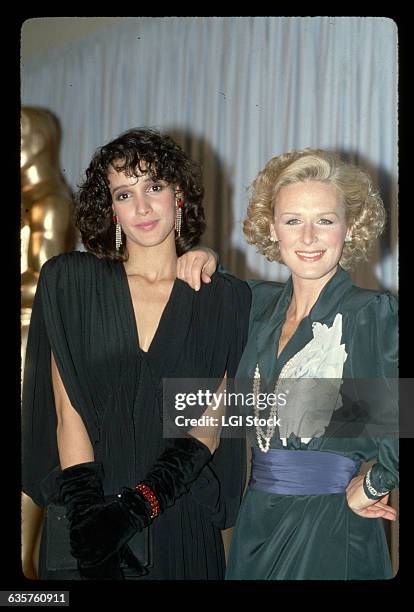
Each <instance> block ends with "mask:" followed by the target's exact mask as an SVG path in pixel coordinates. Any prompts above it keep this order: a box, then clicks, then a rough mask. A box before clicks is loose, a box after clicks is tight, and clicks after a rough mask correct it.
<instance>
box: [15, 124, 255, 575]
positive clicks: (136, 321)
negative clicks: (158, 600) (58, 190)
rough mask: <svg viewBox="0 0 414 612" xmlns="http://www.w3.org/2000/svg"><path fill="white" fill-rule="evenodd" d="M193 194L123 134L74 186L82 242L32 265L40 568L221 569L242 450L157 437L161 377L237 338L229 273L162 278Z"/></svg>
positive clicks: (184, 177) (166, 145) (167, 149)
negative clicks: (192, 281)
mask: <svg viewBox="0 0 414 612" xmlns="http://www.w3.org/2000/svg"><path fill="white" fill-rule="evenodd" d="M202 196H203V187H202V184H201V177H200V171H199V168H198V167H197V166H196V164H194V163H193V162H191V161H190V160H189V159H188V158H187V157H186V155H185V154H184V152H183V151H182V150H181V148H180V147H179V146H178V145H177V144H176V143H175V142H174V141H173V140H172V139H171V138H169V137H168V136H163V135H161V134H160V133H159V132H157V131H155V130H151V129H133V130H130V131H128V132H126V133H124V134H122V135H121V136H120V137H119V138H117V139H115V140H113V141H112V142H110V143H109V144H107V145H105V146H103V147H101V148H100V149H99V150H98V151H97V152H96V154H95V155H94V157H93V159H92V161H91V163H90V165H89V167H88V169H87V170H86V180H85V181H84V183H83V184H82V185H81V187H80V190H79V193H78V196H77V199H76V204H75V216H76V221H77V225H78V227H79V229H80V232H81V235H82V239H83V243H84V245H85V247H86V249H87V252H79V251H77V252H72V253H67V254H63V255H59V256H57V257H53V258H52V259H50V260H49V261H47V262H46V264H45V265H44V266H43V268H42V271H41V274H40V278H39V283H38V288H37V293H36V298H35V303H34V307H33V313H32V321H31V328H30V335H29V342H28V349H27V357H26V366H25V381H24V390H23V488H24V491H25V493H26V494H27V495H29V496H30V497H32V499H33V500H34V501H35V502H36V503H37V504H38V505H40V506H45V507H46V508H47V513H46V522H45V528H44V531H43V536H42V545H41V559H40V564H39V565H40V572H39V573H40V578H42V579H49V580H50V579H52V580H53V579H73V580H79V579H119V580H122V579H136V580H148V579H149V580H151V579H153V580H163V579H221V578H223V575H224V550H223V543H222V539H221V533H220V530H221V529H225V528H227V527H229V526H231V525H232V524H233V522H234V520H235V515H236V512H237V509H238V506H239V503H240V499H241V494H242V490H243V484H244V471H245V470H244V445H243V443H242V441H241V440H236V439H225V440H221V442H220V440H219V431H218V430H216V431H215V432H213V434H212V435H211V437H201V434H200V430H196V429H192V430H190V429H188V427H187V429H185V430H184V431H183V433H182V435H181V437H177V438H171V437H170V439H168V438H166V437H165V438H164V437H163V422H164V424H165V420H166V417H165V415H164V413H163V399H164V402H165V394H164V392H163V384H162V383H163V379H168V378H171V379H177V378H186V379H189V378H201V379H206V378H209V379H217V380H222V379H224V378H225V377H226V376H229V377H232V376H234V374H235V371H236V368H237V364H238V361H239V358H240V356H241V352H242V349H243V346H244V343H245V340H246V336H247V327H248V312H249V307H250V292H249V289H248V287H247V286H246V285H245V284H244V283H243V282H241V281H238V280H235V279H229V278H226V277H225V275H223V274H221V273H216V274H214V275H213V277H212V279H211V283H209V284H208V285H205V286H203V287H202V289H201V291H199V292H194V291H193V290H192V289H191V288H190V287H188V286H187V285H186V284H185V283H184V282H182V281H180V280H178V279H177V274H176V270H177V258H178V256H179V255H181V254H182V253H185V252H186V251H187V250H188V249H190V248H191V247H192V246H193V245H195V244H197V243H198V241H199V238H200V236H201V234H202V233H203V230H204V226H205V222H204V213H203V207H202ZM163 395H164V397H163ZM167 408H168V406H167ZM204 434H205V432H204Z"/></svg>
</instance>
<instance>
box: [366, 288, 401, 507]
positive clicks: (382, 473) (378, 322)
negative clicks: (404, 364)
mask: <svg viewBox="0 0 414 612" xmlns="http://www.w3.org/2000/svg"><path fill="white" fill-rule="evenodd" d="M374 320H375V332H376V363H377V367H378V370H379V376H380V377H381V378H384V379H387V380H389V383H390V387H391V386H392V383H393V382H394V383H395V382H396V379H398V300H397V298H396V297H395V296H393V295H389V294H381V295H379V296H377V301H376V304H375V319H374ZM393 388H394V389H395V391H392V392H391V393H390V396H389V397H390V399H389V402H388V405H389V410H390V412H391V411H392V413H391V417H392V415H394V414H395V423H396V430H395V431H394V432H393V436H392V437H381V438H378V439H377V446H378V458H377V463H375V464H374V465H373V466H372V468H371V470H370V474H369V480H370V484H371V485H372V487H373V488H374V489H375V490H376V491H378V492H384V491H391V490H392V489H394V488H396V487H398V484H399V475H398V468H399V462H398V451H399V438H398V396H397V391H396V390H398V385H396V384H394V385H393ZM392 420H393V417H392V418H391V419H390V422H392ZM365 484H366V483H365ZM365 491H366V493H367V494H368V495H369V492H368V491H367V488H366V487H365ZM369 496H370V497H372V498H375V497H376V496H375V494H374V495H369Z"/></svg>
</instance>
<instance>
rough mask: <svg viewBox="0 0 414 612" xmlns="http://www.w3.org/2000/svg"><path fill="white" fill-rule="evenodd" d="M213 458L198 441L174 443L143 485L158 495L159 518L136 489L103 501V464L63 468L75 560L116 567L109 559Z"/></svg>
mask: <svg viewBox="0 0 414 612" xmlns="http://www.w3.org/2000/svg"><path fill="white" fill-rule="evenodd" d="M211 456H212V455H211V453H210V451H209V449H208V448H207V446H205V444H203V443H202V442H199V441H198V440H197V439H195V438H192V437H188V438H180V439H177V440H173V441H172V443H171V444H170V446H169V447H168V448H167V449H166V450H165V451H164V452H163V453H162V455H161V456H160V457H159V459H158V460H157V462H156V463H155V464H154V466H153V467H152V468H151V469H150V471H149V472H148V474H147V475H146V477H145V478H144V480H143V481H142V483H140V484H144V485H146V486H147V487H149V488H150V489H151V491H152V492H153V493H154V494H155V497H156V499H157V504H156V507H157V512H156V513H155V514H154V511H153V510H154V509H153V507H152V506H151V503H150V501H149V500H148V498H147V497H146V496H145V495H144V494H143V493H141V492H140V491H139V490H137V489H131V488H128V487H125V488H123V490H122V493H121V494H119V495H118V496H116V497H115V498H114V499H113V500H111V501H105V500H102V499H99V491H98V488H97V467H96V466H97V465H98V464H80V465H78V466H73V467H71V468H67V470H64V471H63V473H62V474H63V484H62V488H61V492H62V498H63V501H64V503H65V504H67V507H68V517H69V518H70V520H71V530H70V538H71V546H72V554H73V556H75V557H76V558H77V559H79V560H80V563H81V564H82V567H83V568H84V569H86V568H91V567H96V566H99V565H101V564H103V566H102V567H108V566H107V565H105V564H106V563H107V562H108V563H109V566H110V567H112V566H111V563H112V561H111V562H110V561H109V560H110V559H111V558H112V557H113V555H116V554H117V553H119V554H122V551H123V550H124V547H125V545H126V544H127V542H128V541H129V540H130V539H131V538H132V536H133V535H134V534H135V533H136V532H137V531H140V530H142V529H144V528H145V527H146V526H147V525H149V524H150V522H151V520H152V517H153V516H154V517H155V516H156V515H158V514H161V513H162V512H163V511H164V510H165V509H166V508H168V507H169V506H171V505H173V504H174V503H175V500H176V499H178V498H179V497H181V495H183V494H184V493H186V492H187V491H188V490H189V488H190V486H191V484H192V483H193V482H194V481H195V480H196V479H197V477H198V476H199V474H200V472H201V470H202V469H203V467H204V466H205V465H206V464H207V463H208V461H209V460H210V459H211ZM82 465H83V466H87V467H83V468H82ZM92 465H94V466H95V467H94V468H92ZM88 466H89V467H88ZM69 470H71V472H69ZM65 472H66V474H65ZM101 486H102V485H101ZM102 495H103V494H102ZM71 516H72V518H71ZM131 554H132V553H131ZM110 571H112V570H110Z"/></svg>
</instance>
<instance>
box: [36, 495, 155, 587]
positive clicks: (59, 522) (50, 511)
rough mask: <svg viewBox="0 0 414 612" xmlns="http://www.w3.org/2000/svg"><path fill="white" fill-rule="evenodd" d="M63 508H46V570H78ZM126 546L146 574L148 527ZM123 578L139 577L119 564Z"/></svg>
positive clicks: (149, 546) (149, 558) (149, 555)
mask: <svg viewBox="0 0 414 612" xmlns="http://www.w3.org/2000/svg"><path fill="white" fill-rule="evenodd" d="M65 513H66V509H65V507H64V506H61V505H57V504H50V505H48V506H47V508H46V519H45V521H46V565H47V570H48V571H49V570H50V571H57V570H75V571H77V569H78V564H77V560H76V559H75V557H73V556H72V555H71V552H70V541H69V521H68V519H67V517H66V514H65ZM128 546H129V548H130V549H131V551H132V552H133V554H134V555H135V557H136V558H137V559H138V561H139V562H140V564H141V565H142V567H143V568H144V569H145V570H146V572H143V573H148V570H149V569H150V568H151V567H152V566H153V559H152V534H151V531H150V529H149V527H147V528H145V529H143V530H142V531H140V532H137V533H136V534H135V535H134V536H133V537H132V538H131V539H130V540H129V542H128ZM121 568H122V571H123V573H124V576H125V578H128V576H130V577H133V576H137V575H139V573H138V572H137V570H136V569H135V568H133V567H132V566H130V565H128V563H127V562H126V561H123V562H122V563H121Z"/></svg>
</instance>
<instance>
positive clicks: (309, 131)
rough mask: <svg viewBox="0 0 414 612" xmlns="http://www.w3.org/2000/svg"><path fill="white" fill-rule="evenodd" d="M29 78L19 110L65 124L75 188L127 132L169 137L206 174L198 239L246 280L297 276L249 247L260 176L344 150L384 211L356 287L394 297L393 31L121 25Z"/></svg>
mask: <svg viewBox="0 0 414 612" xmlns="http://www.w3.org/2000/svg"><path fill="white" fill-rule="evenodd" d="M73 19H74V20H76V19H82V18H77V17H73ZM83 19H88V18H83ZM58 24H59V19H58V18H56V27H58ZM23 35H24V28H23V32H22V36H23ZM21 76H22V80H21V82H22V98H21V99H22V104H23V105H28V106H39V107H45V108H47V109H49V110H51V111H52V112H53V113H55V114H56V115H57V117H58V118H59V119H60V121H61V124H62V131H63V140H62V147H61V166H62V169H63V172H64V175H65V177H66V179H67V180H68V182H69V183H70V185H71V186H72V187H73V188H76V185H77V184H78V183H79V181H80V180H81V177H82V172H83V171H84V169H85V168H86V166H87V164H88V163H89V160H90V158H91V155H92V153H93V152H94V150H95V149H96V148H97V147H98V146H100V145H102V144H104V143H105V142H107V141H108V140H109V139H111V138H114V137H115V136H117V135H118V134H119V133H120V132H122V131H124V130H126V129H128V128H130V127H133V126H144V125H145V126H153V127H157V128H159V129H161V130H162V131H164V132H167V133H169V134H170V135H171V136H173V137H174V138H175V139H176V140H177V141H178V142H179V143H180V144H181V145H182V146H183V147H184V148H185V150H186V152H187V153H188V154H189V155H190V156H191V157H193V158H194V159H196V160H197V161H199V162H201V164H202V166H203V172H204V182H205V187H206V197H205V208H206V216H207V222H208V230H207V232H206V235H205V237H204V239H203V241H204V243H205V244H207V245H209V246H212V247H213V248H214V249H216V250H217V251H218V252H219V253H220V257H221V262H222V263H223V265H224V266H225V267H226V268H227V269H228V270H231V271H232V272H233V273H234V274H237V275H238V276H240V277H241V278H263V279H272V280H279V281H280V280H282V281H283V280H286V279H287V277H288V271H287V269H286V268H285V267H284V266H283V265H280V264H276V263H274V262H267V261H266V260H265V259H264V258H263V257H262V256H261V255H259V254H257V253H256V252H255V249H254V248H253V247H251V246H249V245H247V244H246V242H245V239H244V236H243V230H242V222H243V219H244V216H245V211H246V207H247V201H248V194H247V187H248V185H249V184H250V183H251V181H252V180H253V179H254V177H255V176H256V174H257V172H258V171H259V170H260V169H261V168H262V167H263V166H264V164H265V163H266V162H267V161H268V159H270V158H271V157H272V156H274V155H278V154H280V153H283V152H285V151H287V150H290V149H297V148H303V147H321V148H327V149H330V150H335V151H339V152H340V153H342V154H343V155H344V156H346V157H347V158H348V159H349V160H351V161H354V162H356V163H358V164H359V165H361V167H363V168H365V169H367V170H368V171H369V172H370V173H371V174H372V175H373V178H374V179H375V181H376V183H377V185H378V186H379V188H380V190H381V193H382V195H383V198H384V202H385V206H386V208H387V212H388V226H387V230H386V232H385V234H384V237H383V238H382V239H381V241H379V243H378V245H377V246H376V247H375V249H374V252H373V256H372V258H371V260H370V262H369V263H368V264H361V265H359V266H358V268H357V270H356V271H355V272H354V273H353V279H354V281H355V282H356V283H357V284H360V285H362V286H365V287H370V288H378V287H382V288H386V289H391V290H392V291H395V290H396V288H397V245H396V243H397V226H396V224H397V195H398V189H397V184H398V182H397V181H398V177H397V78H398V74H397V26H396V24H395V23H394V22H393V21H392V20H391V19H389V18H383V17H162V18H151V17H126V18H120V19H119V22H118V23H116V24H115V25H112V26H110V27H107V28H103V29H101V30H99V31H97V32H94V33H93V34H91V35H89V36H88V37H86V38H84V39H81V40H80V41H76V42H73V43H70V44H67V45H66V46H64V47H61V48H58V49H52V50H50V51H48V52H47V53H44V54H42V55H38V56H34V57H33V58H31V59H30V60H28V61H24V62H23V63H22V75H21Z"/></svg>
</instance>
